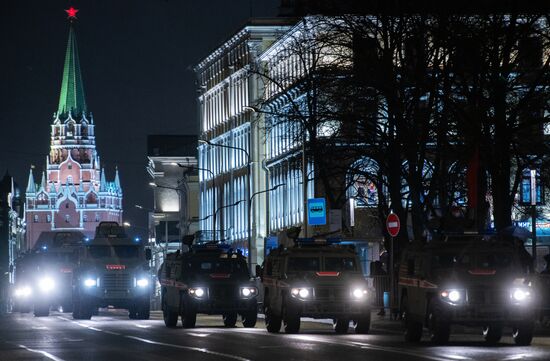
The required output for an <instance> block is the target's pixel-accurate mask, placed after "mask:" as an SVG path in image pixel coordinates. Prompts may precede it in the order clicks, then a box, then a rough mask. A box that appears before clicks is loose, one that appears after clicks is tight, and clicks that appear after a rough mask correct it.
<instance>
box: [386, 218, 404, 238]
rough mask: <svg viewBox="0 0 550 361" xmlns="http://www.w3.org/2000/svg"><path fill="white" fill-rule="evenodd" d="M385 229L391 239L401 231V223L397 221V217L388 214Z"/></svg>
mask: <svg viewBox="0 0 550 361" xmlns="http://www.w3.org/2000/svg"><path fill="white" fill-rule="evenodd" d="M386 229H387V230H388V233H389V234H390V236H392V237H395V236H397V235H398V234H399V230H400V229H401V222H400V221H399V217H398V216H397V214H395V213H390V214H388V218H386Z"/></svg>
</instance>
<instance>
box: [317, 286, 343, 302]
mask: <svg viewBox="0 0 550 361" xmlns="http://www.w3.org/2000/svg"><path fill="white" fill-rule="evenodd" d="M315 299H317V300H331V301H335V300H349V289H348V288H343V287H317V288H315Z"/></svg>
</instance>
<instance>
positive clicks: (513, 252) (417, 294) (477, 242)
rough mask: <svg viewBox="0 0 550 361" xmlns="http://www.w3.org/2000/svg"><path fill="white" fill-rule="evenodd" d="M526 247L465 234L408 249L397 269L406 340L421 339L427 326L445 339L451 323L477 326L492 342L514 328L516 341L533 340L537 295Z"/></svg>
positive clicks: (434, 335)
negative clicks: (505, 331) (527, 259)
mask: <svg viewBox="0 0 550 361" xmlns="http://www.w3.org/2000/svg"><path fill="white" fill-rule="evenodd" d="M522 247H523V245H519V246H518V244H517V243H514V242H512V241H509V240H506V239H503V238H502V237H500V236H498V235H464V236H463V235H461V236H445V237H444V241H436V242H431V243H429V244H426V245H415V246H410V247H408V248H407V249H405V250H404V251H403V254H402V259H401V263H400V265H399V271H398V272H399V275H398V292H399V305H400V314H401V320H402V322H403V328H404V337H405V340H406V341H409V342H418V341H420V339H421V338H422V333H423V328H424V327H425V328H427V330H428V332H429V335H430V340H431V341H432V342H434V343H436V344H445V343H447V342H448V340H449V337H450V335H451V326H452V325H464V326H470V327H479V328H480V329H481V331H482V335H483V337H484V339H485V341H486V342H487V343H488V344H495V343H498V342H499V341H500V339H501V337H502V335H503V331H504V330H505V329H510V330H511V335H512V337H513V339H514V342H515V343H516V344H517V345H522V346H525V345H529V344H530V343H531V340H532V339H533V330H534V324H535V318H536V308H537V307H536V299H537V297H536V287H534V284H533V282H532V280H531V277H530V274H529V273H528V272H529V265H528V263H529V262H526V261H525V257H522V254H525V249H523V250H522V249H521V248H522Z"/></svg>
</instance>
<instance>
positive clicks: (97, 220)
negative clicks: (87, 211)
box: [95, 213, 99, 222]
mask: <svg viewBox="0 0 550 361" xmlns="http://www.w3.org/2000/svg"><path fill="white" fill-rule="evenodd" d="M95 221H96V222H99V213H96V214H95Z"/></svg>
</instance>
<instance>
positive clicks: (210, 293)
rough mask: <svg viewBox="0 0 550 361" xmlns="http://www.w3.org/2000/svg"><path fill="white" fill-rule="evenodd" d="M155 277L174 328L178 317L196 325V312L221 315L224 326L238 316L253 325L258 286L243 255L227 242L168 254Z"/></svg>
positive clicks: (167, 319)
mask: <svg viewBox="0 0 550 361" xmlns="http://www.w3.org/2000/svg"><path fill="white" fill-rule="evenodd" d="M158 278H159V281H160V284H161V295H162V312H163V317H164V323H165V324H166V326H167V327H175V326H176V325H177V322H178V318H179V317H181V321H182V325H183V327H186V328H190V327H191V328H192V327H195V323H196V318H197V313H204V314H209V315H222V317H223V323H224V325H225V326H226V327H234V326H235V325H236V323H237V318H238V316H239V315H240V316H241V320H242V324H243V326H244V327H254V326H255V325H256V320H257V314H258V301H257V296H258V289H257V288H256V287H255V286H254V282H253V280H252V279H251V278H250V275H249V272H248V267H247V263H246V260H245V257H243V255H242V254H241V253H240V252H233V251H232V250H231V249H230V247H229V246H227V245H224V244H220V243H217V242H208V243H205V244H201V245H194V246H191V249H190V251H189V252H185V253H180V252H179V251H178V252H176V253H171V254H169V255H168V256H167V259H166V261H165V262H164V263H163V264H162V266H161V268H160V269H159V274H158Z"/></svg>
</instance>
